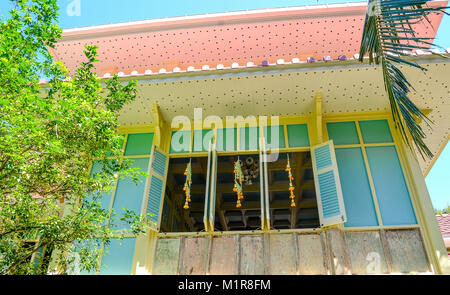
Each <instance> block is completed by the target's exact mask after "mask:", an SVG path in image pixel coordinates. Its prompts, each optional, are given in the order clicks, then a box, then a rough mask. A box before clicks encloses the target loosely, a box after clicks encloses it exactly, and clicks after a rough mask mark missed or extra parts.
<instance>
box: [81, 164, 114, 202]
mask: <svg viewBox="0 0 450 295" xmlns="http://www.w3.org/2000/svg"><path fill="white" fill-rule="evenodd" d="M110 161H115V162H117V160H110ZM102 170H103V164H102V163H100V162H97V161H96V162H94V165H92V169H91V177H94V175H95V174H96V173H102ZM111 196H112V191H109V192H107V193H101V194H99V197H98V198H97V199H96V201H97V202H99V203H100V205H101V207H102V209H104V210H108V209H109V204H110V203H111ZM93 200H94V194H88V195H87V196H86V201H87V202H91V201H93Z"/></svg>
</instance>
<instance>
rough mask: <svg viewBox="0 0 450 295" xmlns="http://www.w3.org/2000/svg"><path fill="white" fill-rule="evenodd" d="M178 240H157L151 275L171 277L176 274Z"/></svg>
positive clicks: (178, 254)
mask: <svg viewBox="0 0 450 295" xmlns="http://www.w3.org/2000/svg"><path fill="white" fill-rule="evenodd" d="M179 257H180V238H170V239H158V241H157V244H156V252H155V260H154V261H155V264H154V266H153V274H156V275H173V274H177V273H178V260H179Z"/></svg>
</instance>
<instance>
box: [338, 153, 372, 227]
mask: <svg viewBox="0 0 450 295" xmlns="http://www.w3.org/2000/svg"><path fill="white" fill-rule="evenodd" d="M335 152H336V160H337V164H338V168H339V178H340V180H341V186H342V194H343V196H344V204H345V212H346V213H347V222H346V223H345V226H372V225H374V226H376V225H378V221H377V216H376V212H375V207H374V204H373V198H372V192H371V190H370V185H369V180H368V177H367V172H366V167H365V164H364V159H363V156H362V152H361V148H346V149H336V150H335Z"/></svg>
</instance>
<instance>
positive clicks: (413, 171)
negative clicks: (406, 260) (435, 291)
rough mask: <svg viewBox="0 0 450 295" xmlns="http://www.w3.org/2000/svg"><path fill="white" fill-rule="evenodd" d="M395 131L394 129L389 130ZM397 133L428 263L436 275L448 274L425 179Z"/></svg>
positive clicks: (446, 261) (445, 256)
mask: <svg viewBox="0 0 450 295" xmlns="http://www.w3.org/2000/svg"><path fill="white" fill-rule="evenodd" d="M391 129H392V130H395V129H394V128H391ZM398 132H399V131H396V132H394V133H395V137H396V142H397V144H398V148H399V154H400V157H401V158H403V159H402V163H404V166H405V167H404V169H405V170H406V172H407V173H405V174H406V175H405V176H406V178H407V181H408V184H409V187H410V188H411V199H412V201H413V204H414V208H415V212H416V215H417V221H418V222H419V226H420V229H421V232H422V238H423V242H424V246H425V249H426V251H427V253H428V257H429V259H430V263H431V265H432V266H433V269H434V272H435V273H436V274H450V260H449V258H448V254H447V249H446V248H445V244H444V240H443V239H442V234H441V232H440V230H439V225H438V223H437V220H436V216H435V213H434V209H433V205H432V203H431V199H430V195H429V193H428V189H427V186H426V183H425V178H424V176H423V174H422V171H421V169H420V166H419V163H418V161H417V158H416V155H415V153H414V152H413V151H412V150H411V149H410V148H409V147H407V146H406V145H405V143H404V142H403V140H402V138H401V137H400V135H399V133H398Z"/></svg>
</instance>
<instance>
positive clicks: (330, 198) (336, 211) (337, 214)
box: [311, 140, 347, 226]
mask: <svg viewBox="0 0 450 295" xmlns="http://www.w3.org/2000/svg"><path fill="white" fill-rule="evenodd" d="M311 159H312V164H313V165H312V166H313V172H314V183H315V187H316V197H317V206H318V209H319V217H320V224H321V226H329V225H333V224H338V223H343V222H346V221H347V216H346V214H345V206H344V198H343V196H342V189H341V182H340V179H339V171H338V166H337V162H336V155H335V152H334V145H333V141H332V140H330V141H328V142H325V143H323V144H319V145H316V146H314V147H312V148H311Z"/></svg>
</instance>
